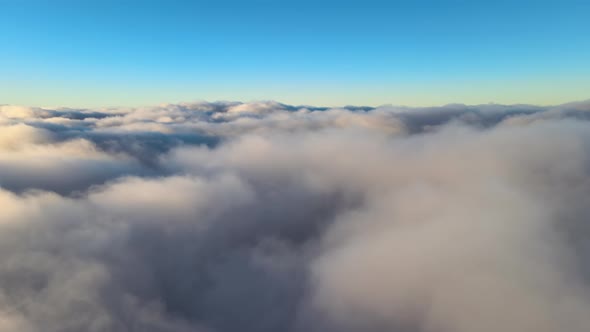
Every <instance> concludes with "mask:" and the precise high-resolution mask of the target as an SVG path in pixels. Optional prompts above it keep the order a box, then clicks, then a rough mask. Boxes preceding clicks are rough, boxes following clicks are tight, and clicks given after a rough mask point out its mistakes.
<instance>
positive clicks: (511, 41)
mask: <svg viewBox="0 0 590 332" xmlns="http://www.w3.org/2000/svg"><path fill="white" fill-rule="evenodd" d="M589 13H590V1H568V0H562V1H543V0H538V1H519V0H513V1H503V0H499V1H491V0H489V1H476V0H474V1H443V0H432V1H427V0H423V1H420V0H414V1H411V0H405V1H395V0H391V1H371V0H365V1H321V0H316V1H307V0H304V1H280V0H266V1H264V0H258V1H247V0H242V1H229V0H225V1H224V0H218V1H175V0H168V1H124V0H119V1H110V0H102V1H94V0H93V1H90V0H88V1H84V0H78V1H62V0H37V1H34V0H0V15H1V19H0V45H1V46H0V104H24V105H37V106H50V105H51V106H72V107H102V106H132V105H133V106H135V105H137V106H139V105H150V104H158V103H164V102H180V101H187V102H188V101H193V100H203V99H204V100H243V101H250V100H261V99H263V100H266V99H274V100H278V101H282V102H286V103H292V104H316V105H326V106H338V105H345V104H364V105H380V104H388V103H392V104H405V105H434V104H444V103H452V102H463V103H472V104H473V103H487V102H500V103H535V104H556V103H561V102H566V101H571V100H580V99H588V98H590V19H589V16H588V15H589Z"/></svg>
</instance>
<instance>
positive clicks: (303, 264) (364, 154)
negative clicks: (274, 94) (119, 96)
mask: <svg viewBox="0 0 590 332" xmlns="http://www.w3.org/2000/svg"><path fill="white" fill-rule="evenodd" d="M0 209H1V212H0V331H2V332H4V331H6V332H12V331H14V332H17V331H18V332H82V331H88V332H107V331H108V332H127V331H141V332H189V331H190V332H234V331H235V332H238V331H239V332H276V331H285V332H352V331H367V332H385V331H388V332H389V331H394V332H497V331H503V332H555V331H568V332H586V331H588V329H589V328H590V241H589V240H588V239H589V238H590V102H578V103H571V104H564V105H559V106H555V107H539V106H531V105H510V106H505V105H496V104H487V105H477V106H466V105H446V106H441V107H429V108H407V107H395V106H383V107H378V108H371V107H344V108H332V109H331V108H322V107H312V106H305V107H304V106H292V105H285V104H281V103H277V102H273V101H267V102H255V103H238V102H214V103H207V102H202V103H192V104H174V105H162V106H158V107H151V108H125V109H96V110H85V109H44V108H31V107H21V106H12V105H0Z"/></svg>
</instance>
